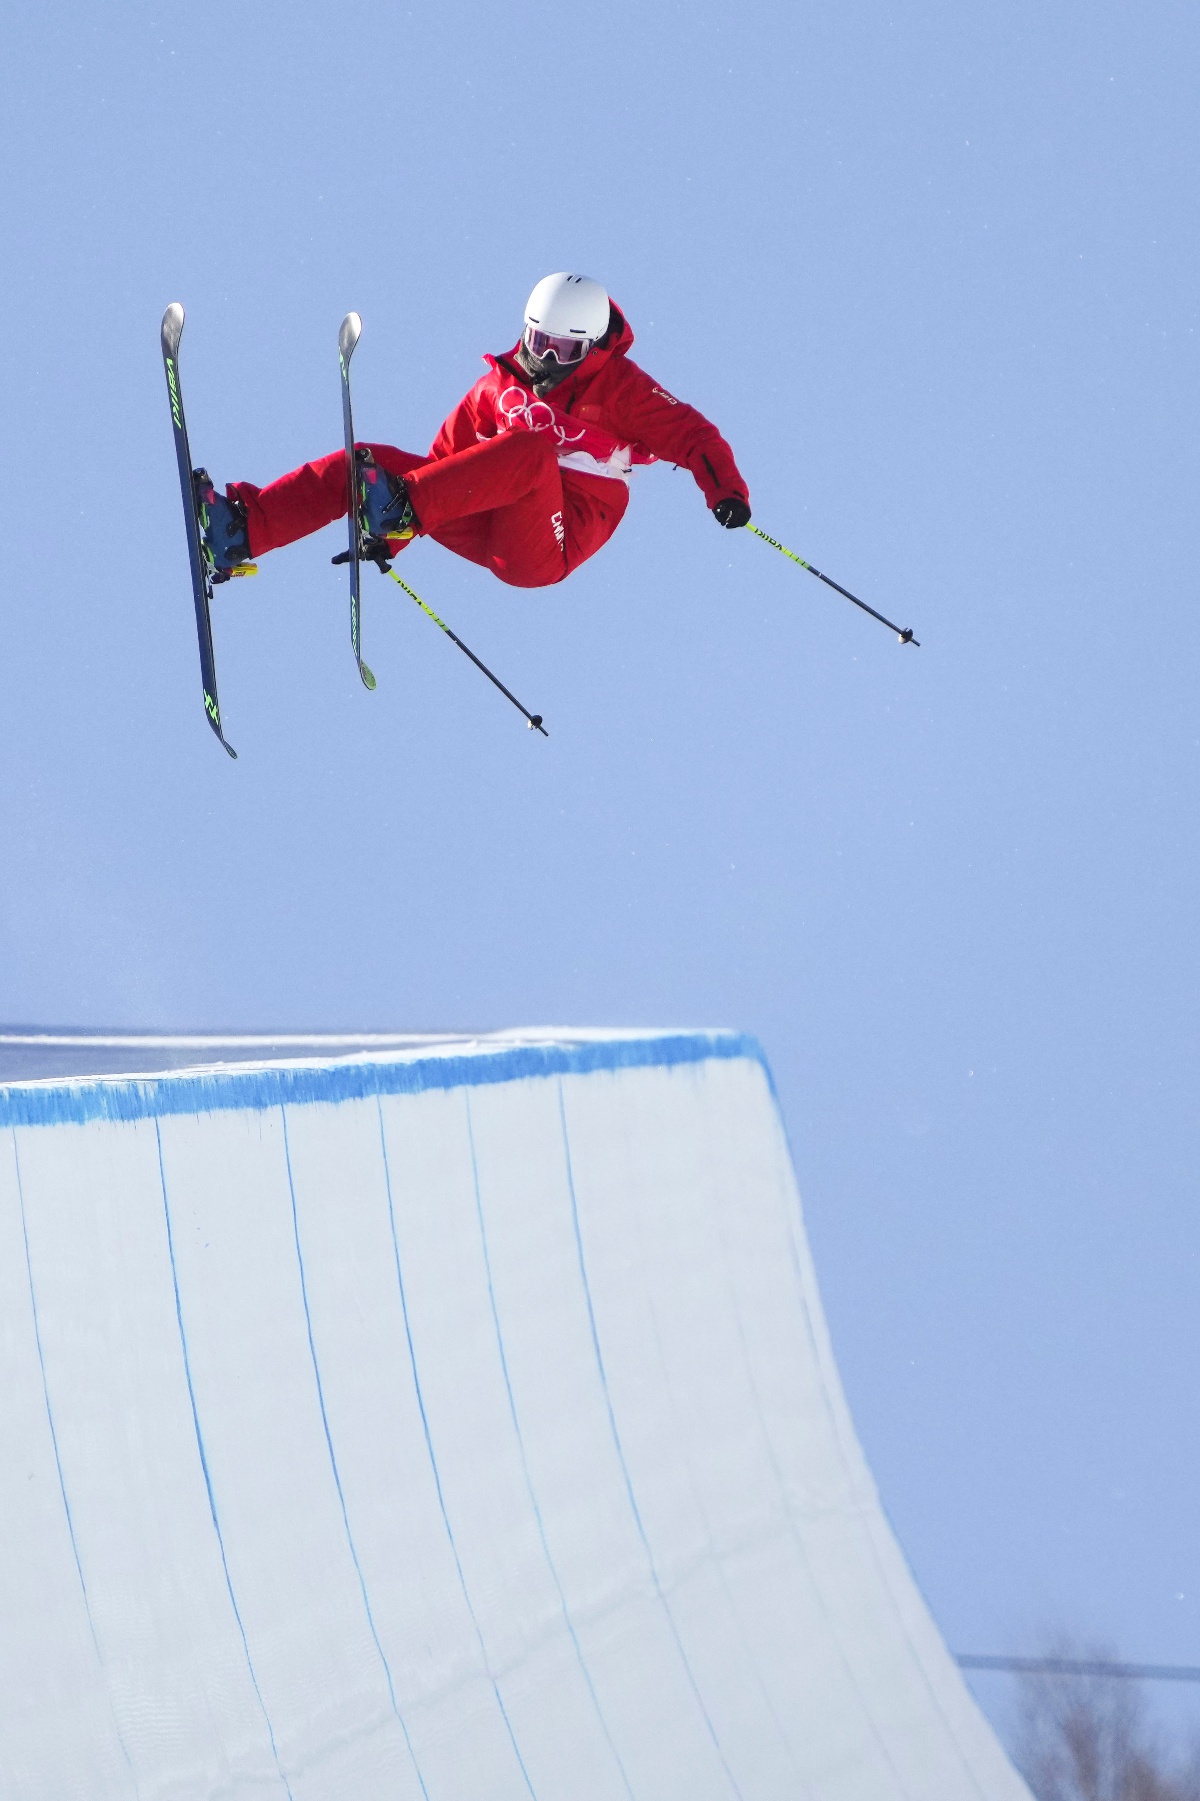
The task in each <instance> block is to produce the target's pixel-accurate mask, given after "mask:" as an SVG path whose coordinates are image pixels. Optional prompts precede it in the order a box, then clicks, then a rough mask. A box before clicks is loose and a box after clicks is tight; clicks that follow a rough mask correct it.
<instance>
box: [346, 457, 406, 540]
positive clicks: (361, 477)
mask: <svg viewBox="0 0 1200 1801" xmlns="http://www.w3.org/2000/svg"><path fill="white" fill-rule="evenodd" d="M355 459H356V461H357V464H358V524H359V530H360V531H361V532H362V534H363V536H364V537H365V538H374V539H376V540H378V539H380V538H383V539H386V541H387V543H388V545H389V546H390V548H389V550H388V553H387V554H388V555H389V556H394V555H395V553H396V551H398V550H403V548H404V546H405V545H406V544H409V543H411V542H412V540H413V539H414V538H415V537H416V535H417V533H418V532H419V531H420V529H421V527H420V523H419V521H418V519H417V515H416V514H415V513H414V512H413V508H412V502H411V501H410V500H409V498H408V489H407V488H406V487H405V485H404V483H403V481H402V480H401V479H400V477H399V476H398V475H389V474H388V472H387V470H386V469H381V468H380V467H379V465H378V463H376V461H375V458H374V457H373V456H372V454H371V452H370V451H369V450H358V451H356V452H355Z"/></svg>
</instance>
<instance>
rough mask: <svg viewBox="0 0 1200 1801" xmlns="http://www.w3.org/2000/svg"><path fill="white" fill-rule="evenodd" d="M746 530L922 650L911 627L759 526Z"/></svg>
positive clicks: (904, 641)
mask: <svg viewBox="0 0 1200 1801" xmlns="http://www.w3.org/2000/svg"><path fill="white" fill-rule="evenodd" d="M746 530H747V531H751V532H753V533H754V535H755V537H756V538H761V539H762V541H763V543H764V544H772V545H774V547H775V549H776V550H779V551H782V552H783V555H784V556H785V557H790V558H791V560H792V562H793V563H799V565H800V567H801V569H807V570H808V573H809V574H810V575H815V576H816V578H817V580H818V581H819V582H824V583H825V586H826V587H827V588H832V589H834V591H835V592H836V593H838V594H840V595H841V596H842V597H843V599H845V600H852V601H853V602H854V604H855V606H856V607H861V608H862V610H863V612H864V613H869V614H870V615H871V617H872V619H878V621H879V623H880V625H886V626H887V628H888V630H889V632H895V634H896V636H897V638H899V640H900V642H901V644H915V645H916V647H917V649H918V650H920V648H921V640H920V639H919V638H914V637H913V635H912V627H911V626H901V625H893V624H892V622H891V620H890V619H885V618H884V616H883V614H882V613H877V612H876V611H875V609H874V607H869V606H868V605H867V603H866V601H865V600H860V599H859V598H858V595H857V594H851V592H850V590H849V588H843V587H842V584H841V583H840V582H835V581H834V580H833V578H832V576H828V575H822V573H821V571H820V570H819V569H814V568H813V566H812V564H811V563H806V562H805V561H804V558H803V557H798V556H797V555H796V553H795V551H794V550H789V549H788V547H787V545H786V544H781V543H780V542H779V539H778V538H772V537H771V536H770V535H769V533H767V532H763V531H759V529H758V527H757V525H752V524H749V523H747V526H746Z"/></svg>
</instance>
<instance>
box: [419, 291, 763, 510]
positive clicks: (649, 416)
mask: <svg viewBox="0 0 1200 1801" xmlns="http://www.w3.org/2000/svg"><path fill="white" fill-rule="evenodd" d="M632 343H633V332H632V331H631V329H630V327H629V325H628V323H627V321H626V319H625V316H624V314H623V313H622V312H621V310H620V308H619V307H617V306H616V305H615V304H614V305H613V307H612V313H611V316H610V320H609V328H608V331H607V333H606V334H605V336H604V337H603V338H602V339H601V340H600V342H599V344H597V346H596V347H595V349H594V350H592V351H591V352H590V354H589V355H588V356H586V357H585V358H584V360H583V362H582V363H581V364H580V366H579V370H578V373H577V374H573V375H568V376H567V377H566V379H565V380H564V381H561V382H560V383H559V384H558V386H557V387H555V388H553V389H552V390H551V392H550V395H549V396H548V398H547V399H545V400H539V399H537V398H536V396H535V395H534V392H533V380H532V378H531V377H530V376H529V375H527V374H526V372H525V370H524V369H523V368H522V367H521V365H520V363H519V362H518V361H517V350H518V349H519V348H520V345H519V342H518V344H515V345H514V346H513V348H512V350H510V351H509V352H508V353H507V355H505V356H498V357H497V356H489V357H485V359H484V360H485V362H487V364H488V365H489V368H488V373H487V374H486V375H485V376H483V377H482V378H481V379H480V380H479V381H477V382H476V384H475V386H474V387H473V388H472V389H471V391H470V393H469V394H467V395H465V396H464V397H463V399H462V400H460V401H459V403H458V405H457V406H456V407H455V409H454V411H453V412H452V413H451V414H450V417H449V418H448V419H447V420H446V422H445V424H444V425H443V426H442V429H441V430H440V431H439V433H438V435H437V437H436V438H435V439H434V441H433V445H432V448H431V450H430V456H431V457H434V458H440V457H445V456H449V455H451V454H452V452H454V451H457V450H466V449H467V448H468V446H469V445H472V444H476V443H478V442H479V441H480V440H482V439H487V438H494V437H497V436H498V435H499V433H501V432H506V431H536V432H541V431H551V432H553V433H554V434H555V437H556V439H557V441H558V463H559V468H560V469H561V471H562V479H563V484H564V487H566V488H570V487H573V486H575V484H576V482H578V483H579V486H581V487H583V488H586V489H589V490H590V491H591V494H592V496H594V497H596V498H600V496H601V495H603V496H604V498H605V500H606V503H607V505H608V506H609V507H611V508H612V509H613V511H614V512H615V513H616V517H617V518H619V517H620V515H621V514H622V513H623V512H624V510H625V505H626V500H627V496H626V495H625V494H623V493H621V492H620V490H619V489H618V490H616V491H615V492H614V488H613V485H612V484H614V483H617V482H619V483H621V484H622V485H623V486H624V487H626V488H627V487H628V484H629V480H630V475H631V473H632V470H633V469H634V468H635V467H636V466H637V465H638V464H641V463H653V462H656V461H659V460H660V459H661V460H662V461H664V462H669V463H676V464H678V465H680V466H681V467H683V468H686V469H690V470H691V472H692V474H693V475H694V476H695V478H696V481H697V482H698V483H699V485H700V488H701V490H702V492H703V494H704V498H705V501H706V502H707V503H708V505H709V507H714V506H716V504H717V502H718V501H719V500H724V499H725V498H726V497H727V496H729V495H737V496H738V498H739V499H741V500H749V498H750V491H749V489H748V488H747V486H746V484H745V482H744V481H743V480H742V477H741V475H740V473H739V471H738V466H737V464H736V463H735V462H734V460H733V452H732V450H730V448H729V446H728V444H727V443H726V442H725V440H724V438H723V437H722V436H721V434H720V432H719V431H718V430H717V428H716V426H715V425H713V424H711V423H710V422H709V420H707V419H706V418H705V417H704V415H703V414H702V413H698V412H697V411H696V409H695V407H691V406H687V405H686V404H685V403H684V402H683V401H682V400H676V398H675V396H674V395H673V394H668V393H667V391H666V389H665V388H660V387H659V386H658V383H657V382H655V381H653V380H652V379H651V377H650V376H649V375H647V374H646V372H645V370H644V369H639V368H638V366H637V364H636V363H635V362H632V361H631V360H630V358H629V355H628V352H629V347H630V345H631V344H632ZM580 478H582V480H580ZM598 481H599V482H603V484H604V487H603V489H597V487H596V486H595V484H596V483H597V482H598ZM615 523H616V520H615V519H614V520H613V524H614V525H615ZM610 529H611V527H610ZM604 535H605V536H607V535H608V534H607V532H606V533H605V534H604Z"/></svg>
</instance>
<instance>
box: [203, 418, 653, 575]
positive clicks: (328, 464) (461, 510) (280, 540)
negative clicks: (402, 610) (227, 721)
mask: <svg viewBox="0 0 1200 1801" xmlns="http://www.w3.org/2000/svg"><path fill="white" fill-rule="evenodd" d="M366 448H368V449H370V450H371V451H372V453H373V454H374V457H375V461H376V462H377V463H378V464H379V466H380V468H382V469H386V470H388V471H389V473H390V474H392V475H402V476H403V477H404V481H405V485H406V487H407V489H408V493H409V497H410V499H411V501H412V504H413V509H414V511H415V512H416V515H417V519H418V521H419V524H420V529H421V533H422V535H423V536H428V537H431V538H434V539H436V541H437V542H438V543H439V544H444V545H445V547H446V549H447V550H453V551H455V552H456V553H457V554H458V555H459V556H461V557H467V558H469V559H470V561H471V562H472V563H481V564H482V565H483V567H484V568H485V569H490V570H491V571H492V573H493V575H498V576H499V578H500V580H501V581H502V582H508V583H509V584H510V585H511V586H512V587H514V588H543V587H546V586H548V585H549V584H550V583H552V582H561V581H562V579H563V577H564V576H565V575H568V574H569V573H570V571H571V570H572V569H573V568H575V566H576V565H577V564H578V563H581V562H583V560H584V558H585V557H589V556H591V554H592V552H593V551H595V550H598V549H599V548H600V545H601V544H602V543H603V542H604V540H605V538H607V537H608V536H609V535H610V533H611V532H612V531H613V530H615V529H616V525H617V523H618V521H619V519H620V516H621V514H622V513H623V512H624V504H623V502H624V498H625V496H624V494H623V493H622V494H621V497H620V498H621V502H622V504H621V505H620V506H618V507H613V508H612V509H611V523H610V522H609V518H608V509H604V511H605V515H606V516H605V519H604V526H605V528H606V529H603V530H602V532H600V533H599V534H598V533H597V531H596V529H595V527H596V523H597V521H596V517H595V516H596V513H597V508H596V506H595V504H594V503H591V502H589V500H588V499H587V497H582V498H580V497H577V496H575V495H574V494H572V493H571V492H567V493H566V494H564V490H563V480H562V475H561V472H560V470H559V467H558V459H557V456H556V454H555V450H554V446H553V444H552V443H551V442H550V440H549V438H548V437H542V436H539V435H538V434H536V433H534V432H503V433H501V434H500V436H499V437H496V438H488V439H486V440H485V441H484V442H483V443H480V444H472V445H471V446H469V448H468V449H466V450H459V451H455V452H454V453H453V454H452V455H450V456H447V457H438V458H435V459H432V460H431V459H429V458H427V457H419V456H413V455H412V454H411V453H410V452H409V451H407V450H397V449H396V448H395V446H394V445H391V444H371V445H369V446H366ZM603 486H604V487H605V488H608V487H614V486H616V484H614V483H609V482H605V483H604V484H603ZM229 492H230V494H232V495H235V496H236V497H237V499H239V500H240V501H241V502H242V503H243V505H244V506H245V508H246V517H247V522H248V524H249V530H250V554H251V556H252V557H260V556H263V555H265V554H266V552H267V551H268V550H277V549H278V548H279V546H280V545H282V544H291V543H293V542H294V540H295V539H297V538H303V537H306V536H307V534H308V533H309V532H315V531H319V530H320V528H321V527H322V526H323V525H329V524H330V523H331V522H332V521H333V520H335V519H342V518H344V517H345V513H346V455H345V452H344V451H343V450H337V451H334V453H333V454H332V456H327V457H321V458H320V460H319V461H318V462H315V463H305V464H303V465H302V467H301V468H299V469H293V470H292V472H291V473H290V474H289V475H283V476H280V478H279V480H278V481H275V482H272V483H271V484H270V486H269V487H266V488H256V487H255V486H254V485H253V483H252V482H231V483H230V484H229Z"/></svg>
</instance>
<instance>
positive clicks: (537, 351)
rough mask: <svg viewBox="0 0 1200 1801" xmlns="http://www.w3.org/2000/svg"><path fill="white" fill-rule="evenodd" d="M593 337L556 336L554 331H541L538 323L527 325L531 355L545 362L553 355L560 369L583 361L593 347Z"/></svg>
mask: <svg viewBox="0 0 1200 1801" xmlns="http://www.w3.org/2000/svg"><path fill="white" fill-rule="evenodd" d="M592 343H593V340H592V339H591V338H556V337H555V336H554V334H553V332H548V331H539V330H538V328H537V326H536V325H527V326H526V327H525V348H526V350H527V351H528V352H529V354H530V356H535V357H537V359H538V361H539V362H545V360H546V358H547V357H548V356H552V357H553V358H554V360H555V362H556V363H557V364H558V366H559V368H560V369H565V368H566V367H567V365H568V364H570V363H581V362H582V361H583V359H584V357H585V356H586V355H587V353H588V351H589V350H590V349H591V348H592Z"/></svg>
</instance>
